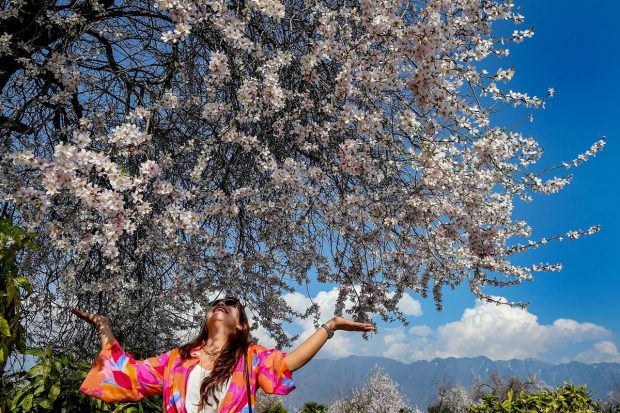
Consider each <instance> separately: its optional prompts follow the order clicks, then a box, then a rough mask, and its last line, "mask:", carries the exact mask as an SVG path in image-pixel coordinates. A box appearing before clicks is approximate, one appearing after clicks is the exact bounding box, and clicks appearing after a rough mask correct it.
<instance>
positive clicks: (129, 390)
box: [80, 340, 295, 413]
mask: <svg viewBox="0 0 620 413" xmlns="http://www.w3.org/2000/svg"><path fill="white" fill-rule="evenodd" d="M199 351H200V348H196V349H194V350H193V351H192V352H191V355H192V357H191V358H189V359H187V360H185V361H182V360H181V354H180V351H179V349H174V350H171V351H169V352H167V353H164V354H161V355H159V356H156V357H151V358H149V359H146V360H135V359H134V358H133V357H132V356H131V354H129V353H125V352H124V351H123V349H122V348H121V346H120V345H119V343H118V342H117V341H116V340H114V341H112V342H110V343H108V344H106V345H105V346H104V348H103V349H102V350H101V353H100V354H99V357H97V360H96V361H95V363H94V364H93V367H92V368H91V370H90V371H89V372H88V375H87V376H86V379H84V382H83V383H82V386H80V391H81V392H83V393H85V394H87V395H89V396H93V397H96V398H98V399H101V400H104V401H106V402H121V401H137V400H140V399H142V398H144V397H147V396H152V395H155V394H160V393H163V399H164V406H163V407H164V412H166V413H186V410H185V394H186V390H187V389H186V385H187V380H188V378H189V373H190V371H191V369H192V368H193V367H194V366H195V365H196V364H198V361H199V358H198V352H199ZM285 356H286V353H283V352H281V351H278V350H268V349H266V348H265V347H262V346H259V345H256V344H250V347H249V348H248V353H247V360H249V362H250V363H251V365H250V368H249V370H250V388H251V394H252V406H254V404H255V394H256V390H257V388H258V387H257V386H260V388H261V389H262V390H264V391H265V392H266V393H270V394H287V393H289V392H290V391H292V390H293V389H294V388H295V384H294V383H293V378H292V374H291V372H290V370H289V369H288V368H287V366H286V363H285V361H284V358H285ZM245 360H246V359H243V358H242V359H241V360H239V362H238V363H237V365H236V366H235V369H234V372H233V374H232V377H231V380H230V386H229V387H228V391H227V392H226V395H225V396H224V399H223V400H222V401H221V403H220V407H219V409H218V413H237V412H241V413H245V412H248V397H247V388H246V382H245V366H244V364H243V363H244V362H245ZM252 410H254V409H252Z"/></svg>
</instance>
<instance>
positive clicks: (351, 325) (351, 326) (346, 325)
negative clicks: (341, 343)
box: [334, 317, 375, 332]
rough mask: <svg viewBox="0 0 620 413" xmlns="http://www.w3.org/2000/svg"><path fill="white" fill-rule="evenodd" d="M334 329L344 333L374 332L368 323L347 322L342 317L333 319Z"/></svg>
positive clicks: (373, 328)
mask: <svg viewBox="0 0 620 413" xmlns="http://www.w3.org/2000/svg"><path fill="white" fill-rule="evenodd" d="M334 321H335V324H336V328H337V329H338V330H344V331H364V332H370V331H375V326H373V325H372V324H370V323H358V322H357V321H352V320H347V319H346V318H343V317H335V318H334Z"/></svg>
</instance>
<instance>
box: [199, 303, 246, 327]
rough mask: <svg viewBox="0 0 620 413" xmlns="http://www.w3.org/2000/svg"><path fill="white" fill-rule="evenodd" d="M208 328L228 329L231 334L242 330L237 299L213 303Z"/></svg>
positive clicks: (208, 315) (209, 313)
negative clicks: (238, 329)
mask: <svg viewBox="0 0 620 413" xmlns="http://www.w3.org/2000/svg"><path fill="white" fill-rule="evenodd" d="M207 327H208V328H209V330H211V329H212V328H216V329H217V328H226V329H227V330H230V331H231V332H232V331H234V330H235V329H237V328H240V327H241V325H240V322H239V302H238V301H236V300H235V299H229V298H223V299H221V300H216V301H214V302H213V303H211V307H210V308H209V312H208V313H207Z"/></svg>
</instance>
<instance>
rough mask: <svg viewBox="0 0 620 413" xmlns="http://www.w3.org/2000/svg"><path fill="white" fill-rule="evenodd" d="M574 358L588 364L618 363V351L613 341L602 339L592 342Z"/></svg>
mask: <svg viewBox="0 0 620 413" xmlns="http://www.w3.org/2000/svg"><path fill="white" fill-rule="evenodd" d="M575 360H576V361H581V362H582V363H588V364H592V363H620V353H619V352H618V348H617V347H616V345H615V344H614V343H612V342H611V341H607V340H604V341H599V342H598V343H596V344H594V345H593V346H592V347H591V348H590V349H588V350H586V351H583V352H581V353H579V354H577V356H576V357H575Z"/></svg>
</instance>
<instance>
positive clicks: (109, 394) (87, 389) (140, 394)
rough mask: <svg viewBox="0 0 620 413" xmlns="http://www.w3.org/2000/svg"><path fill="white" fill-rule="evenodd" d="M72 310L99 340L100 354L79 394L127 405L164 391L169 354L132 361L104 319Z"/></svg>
mask: <svg viewBox="0 0 620 413" xmlns="http://www.w3.org/2000/svg"><path fill="white" fill-rule="evenodd" d="M71 311H72V312H73V314H75V315H76V316H78V317H79V318H81V319H83V320H85V321H86V322H88V323H90V324H92V325H94V326H95V327H96V328H97V331H98V332H99V338H100V339H101V352H100V353H99V356H98V357H97V359H96V360H95V363H94V364H93V366H92V368H91V369H90V371H89V372H88V374H87V375H86V378H85V379H84V382H83V383H82V385H81V386H80V391H81V392H82V393H84V394H87V395H89V396H92V397H96V398H98V399H101V400H103V401H106V402H128V401H138V400H141V399H143V398H144V397H147V396H152V395H154V394H160V393H162V392H163V386H164V374H165V369H166V366H167V365H168V364H169V363H168V362H169V360H170V353H171V352H167V353H164V354H161V355H159V356H155V357H151V358H148V359H146V360H135V359H134V358H133V356H132V355H131V354H130V353H126V352H125V351H124V350H123V349H122V347H121V346H120V344H119V343H118V341H116V339H115V338H114V335H113V334H112V329H111V328H110V325H109V322H108V318H107V317H105V316H102V315H98V314H91V313H87V312H85V311H81V310H78V309H75V308H74V309H72V310H71Z"/></svg>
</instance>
